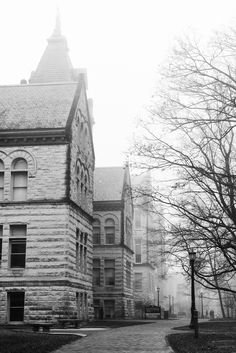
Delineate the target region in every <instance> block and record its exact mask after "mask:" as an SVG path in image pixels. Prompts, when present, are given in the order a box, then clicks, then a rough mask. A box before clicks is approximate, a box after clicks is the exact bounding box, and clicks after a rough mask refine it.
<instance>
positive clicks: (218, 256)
mask: <svg viewBox="0 0 236 353" xmlns="http://www.w3.org/2000/svg"><path fill="white" fill-rule="evenodd" d="M235 43H236V32H235V31H234V30H231V31H230V32H229V33H227V34H225V33H224V34H216V35H215V37H214V40H211V42H210V43H200V42H198V41H197V40H196V39H195V38H192V39H189V38H186V39H185V40H182V41H179V42H178V44H177V46H176V48H175V50H174V51H173V54H172V55H171V57H170V60H169V61H168V63H167V64H166V65H165V67H164V68H163V69H162V71H161V72H160V75H161V78H160V85H159V87H158V90H157V94H155V96H154V97H153V102H152V105H151V106H150V107H149V113H150V114H149V118H148V119H145V120H143V122H142V127H143V130H142V134H141V136H140V138H139V139H137V141H136V143H135V146H134V151H132V153H133V155H134V156H135V161H136V163H137V165H138V167H139V168H144V169H149V170H152V171H153V175H155V176H156V181H157V183H156V186H155V185H154V187H153V188H152V189H151V190H150V189H147V188H146V189H142V190H141V189H139V190H136V192H137V193H138V194H142V195H143V194H145V195H146V196H147V197H148V198H151V199H152V200H154V201H156V202H161V203H162V204H164V205H165V207H166V210H167V212H166V218H167V221H168V223H169V225H170V226H169V234H170V239H171V242H170V247H169V251H170V252H171V253H172V254H173V255H174V256H175V257H176V258H177V259H178V261H179V262H181V264H182V267H183V269H184V270H185V271H186V272H188V271H189V264H188V257H187V256H186V252H187V251H188V250H189V248H190V247H195V248H196V249H197V250H198V258H200V259H201V261H198V266H197V273H196V274H197V280H198V281H199V282H200V283H201V284H203V285H204V286H205V287H207V288H209V289H217V290H224V291H227V292H234V293H235V292H236V289H235V287H236V206H235V201H236V198H235V197H236V184H235V182H236V141H235V132H236V45H235ZM163 175H164V177H163ZM161 178H162V179H163V180H162V182H161Z"/></svg>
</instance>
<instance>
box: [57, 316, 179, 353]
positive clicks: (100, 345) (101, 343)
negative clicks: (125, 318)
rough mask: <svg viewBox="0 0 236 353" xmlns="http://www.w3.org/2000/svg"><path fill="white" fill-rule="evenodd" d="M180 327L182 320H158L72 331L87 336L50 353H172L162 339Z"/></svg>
mask: <svg viewBox="0 0 236 353" xmlns="http://www.w3.org/2000/svg"><path fill="white" fill-rule="evenodd" d="M184 324H185V321H183V320H173V321H172V320H169V321H168V320H158V321H156V322H154V323H148V324H142V323H141V324H140V325H134V326H127V327H120V328H114V329H109V328H108V329H107V330H100V331H96V329H94V330H86V329H85V328H84V329H83V330H80V329H78V330H76V331H77V332H78V333H82V334H87V336H86V337H84V338H82V339H79V340H78V341H75V342H73V343H70V344H68V345H65V346H64V347H62V348H60V349H58V350H56V351H54V352H53V353H79V352H83V353H111V352H123V353H146V352H155V353H172V352H173V351H172V350H171V348H170V347H169V346H168V344H167V342H166V339H165V336H166V335H167V334H168V333H170V332H171V328H172V327H176V326H182V325H184ZM73 331H75V330H73ZM66 332H68V333H69V331H68V330H65V332H64V333H66ZM172 332H173V331H172ZM71 333H72V332H71Z"/></svg>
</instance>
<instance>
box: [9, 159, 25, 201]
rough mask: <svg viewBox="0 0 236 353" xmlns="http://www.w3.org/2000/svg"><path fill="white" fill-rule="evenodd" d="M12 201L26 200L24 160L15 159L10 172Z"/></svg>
mask: <svg viewBox="0 0 236 353" xmlns="http://www.w3.org/2000/svg"><path fill="white" fill-rule="evenodd" d="M11 185H12V199H13V200H14V201H24V200H26V198H27V185H28V165H27V162H26V160H25V159H23V158H17V159H16V160H14V161H13V163H12V170H11Z"/></svg>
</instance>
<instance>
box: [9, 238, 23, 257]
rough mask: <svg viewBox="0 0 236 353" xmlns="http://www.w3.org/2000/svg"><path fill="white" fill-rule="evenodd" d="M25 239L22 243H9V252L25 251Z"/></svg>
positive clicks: (21, 252)
mask: <svg viewBox="0 0 236 353" xmlns="http://www.w3.org/2000/svg"><path fill="white" fill-rule="evenodd" d="M25 245H26V243H25V241H24V242H22V243H20V242H19V243H12V245H11V253H12V254H23V253H25Z"/></svg>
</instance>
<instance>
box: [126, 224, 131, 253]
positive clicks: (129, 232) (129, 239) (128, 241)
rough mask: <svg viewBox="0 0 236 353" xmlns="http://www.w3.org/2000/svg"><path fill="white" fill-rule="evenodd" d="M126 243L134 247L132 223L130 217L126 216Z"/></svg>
mask: <svg viewBox="0 0 236 353" xmlns="http://www.w3.org/2000/svg"><path fill="white" fill-rule="evenodd" d="M126 239H127V240H126V245H127V246H128V247H129V248H130V249H132V225H131V222H130V220H129V219H128V218H126Z"/></svg>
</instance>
